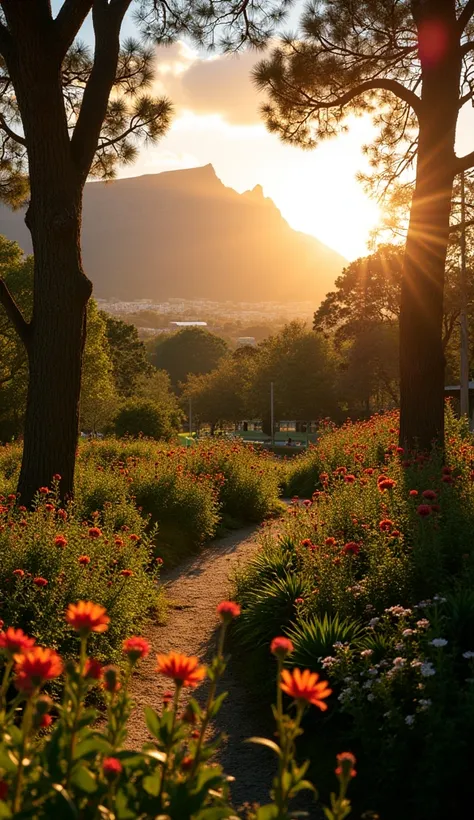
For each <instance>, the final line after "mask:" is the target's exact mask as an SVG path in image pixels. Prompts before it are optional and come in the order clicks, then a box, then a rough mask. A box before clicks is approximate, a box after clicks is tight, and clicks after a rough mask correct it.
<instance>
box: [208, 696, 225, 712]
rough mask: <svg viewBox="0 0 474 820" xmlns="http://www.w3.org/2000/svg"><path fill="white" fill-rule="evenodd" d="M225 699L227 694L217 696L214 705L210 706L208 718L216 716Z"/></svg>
mask: <svg viewBox="0 0 474 820" xmlns="http://www.w3.org/2000/svg"><path fill="white" fill-rule="evenodd" d="M226 697H227V692H223V693H222V695H219V697H218V698H216V699H215V701H214V703H213V704H212V706H211V708H210V709H209V717H211V718H213V717H215V716H216V715H217V713H218V711H219V709H220V708H221V706H222V704H223V703H224V701H225V699H226Z"/></svg>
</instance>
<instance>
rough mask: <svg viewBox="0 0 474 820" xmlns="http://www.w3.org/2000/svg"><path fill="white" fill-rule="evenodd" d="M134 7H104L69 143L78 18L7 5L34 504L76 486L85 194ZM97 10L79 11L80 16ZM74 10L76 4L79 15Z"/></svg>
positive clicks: (86, 284) (87, 285)
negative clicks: (28, 316) (29, 266)
mask: <svg viewBox="0 0 474 820" xmlns="http://www.w3.org/2000/svg"><path fill="white" fill-rule="evenodd" d="M129 3H130V0H115V1H114V4H113V6H112V5H109V4H108V2H105V0H104V2H100V3H98V4H97V8H95V9H94V11H93V22H94V28H95V32H96V53H95V63H94V68H93V71H92V75H91V78H92V79H93V81H92V82H90V83H88V86H87V88H86V90H85V93H84V98H83V103H82V107H81V113H80V115H79V119H78V122H77V124H76V127H75V130H74V137H73V138H72V139H71V138H70V134H69V131H68V123H67V119H66V111H65V106H64V99H63V88H62V82H61V64H62V59H63V57H64V54H65V52H66V50H67V48H68V47H69V45H70V44H71V36H72V35H71V32H72V33H73V34H74V32H75V29H76V28H77V25H78V21H77V20H75V19H72V20H71V18H69V19H68V14H70V9H69V8H67V4H66V5H65V7H64V8H65V15H64V17H63V16H61V15H60V17H59V18H58V20H57V21H54V20H53V19H52V16H51V9H50V5H49V2H47V0H35V2H34V3H30V2H27V3H23V2H22V3H18V2H17V0H3V4H2V5H3V10H4V14H5V17H6V20H7V23H8V29H9V33H10V35H11V37H10V39H8V37H7V35H6V34H5V33H3V42H2V53H3V55H4V57H5V60H6V63H7V67H8V70H9V74H10V76H11V79H12V81H13V85H14V88H15V93H16V96H17V102H18V106H19V109H20V113H21V118H22V124H23V129H24V135H25V143H26V146H27V151H28V167H29V178H30V204H29V208H28V211H27V215H26V223H27V226H28V228H29V230H30V233H31V237H32V243H33V251H34V301H33V315H32V320H31V322H30V323H26V322H25V321H24V319H23V317H22V316H21V314H20V312H19V310H18V308H16V306H15V304H14V302H13V300H11V302H10V300H9V298H8V294H3V296H4V299H3V300H2V301H3V302H4V304H5V303H6V306H7V307H8V312H9V316H10V318H11V320H12V321H13V323H14V324H15V327H16V329H17V331H18V333H19V335H20V336H21V338H22V339H23V341H24V343H25V346H26V349H27V353H28V362H29V385H28V397H27V408H26V417H25V433H24V448H23V460H22V465H21V472H20V478H19V484H18V491H19V494H20V498H21V501H22V503H24V504H26V505H31V503H32V500H33V498H34V496H35V493H36V492H37V491H38V489H39V487H41V486H49V485H50V484H51V481H52V479H53V476H54V475H56V474H59V475H60V476H61V479H60V492H61V496H62V497H63V498H66V497H68V496H70V495H72V492H73V488H74V467H75V454H76V448H77V438H78V424H79V397H80V387H81V371H82V356H83V350H84V343H85V333H86V306H87V302H88V299H89V297H90V295H91V292H92V285H91V282H90V281H89V280H88V278H87V277H86V275H85V273H84V271H83V267H82V259H81V248H80V235H81V215H82V195H83V190H84V185H85V182H86V179H87V176H88V173H89V169H90V167H91V163H92V160H93V157H94V154H95V151H96V148H97V142H98V138H99V134H100V129H101V127H102V123H103V120H104V117H105V115H106V110H107V102H108V98H109V93H110V89H111V87H112V83H113V81H114V78H115V73H116V69H117V61H118V54H119V33H120V26H121V21H122V19H123V15H124V14H125V11H126V9H127V7H128V5H129ZM90 5H91V4H90V3H88V2H87V0H84V3H82V4H80V6H79V5H78V9H79V11H78V13H79V12H80V16H81V19H82V18H83V17H84V16H85V15H86V13H87V10H88V8H89V7H90ZM75 8H76V7H75V6H74V7H73V9H75Z"/></svg>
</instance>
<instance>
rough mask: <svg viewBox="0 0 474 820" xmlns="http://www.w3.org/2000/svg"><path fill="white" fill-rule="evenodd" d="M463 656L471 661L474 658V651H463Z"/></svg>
mask: <svg viewBox="0 0 474 820" xmlns="http://www.w3.org/2000/svg"><path fill="white" fill-rule="evenodd" d="M462 656H463V658H466V660H467V661H470V660H472V658H474V652H470V651H469V652H463V653H462Z"/></svg>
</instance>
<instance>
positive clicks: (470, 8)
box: [458, 0, 474, 33]
mask: <svg viewBox="0 0 474 820" xmlns="http://www.w3.org/2000/svg"><path fill="white" fill-rule="evenodd" d="M473 15H474V0H468V1H467V3H466V5H465V6H464V8H463V10H462V12H461V14H460V15H459V18H458V24H459V29H460V31H461V33H462V32H463V31H464V29H465V28H466V26H467V24H468V23H469V21H470V19H471V17H472V16H473Z"/></svg>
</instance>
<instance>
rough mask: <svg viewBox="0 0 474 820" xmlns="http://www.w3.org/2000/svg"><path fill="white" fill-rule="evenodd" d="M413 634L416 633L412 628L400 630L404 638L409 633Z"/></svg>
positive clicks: (407, 636) (408, 635)
mask: <svg viewBox="0 0 474 820" xmlns="http://www.w3.org/2000/svg"><path fill="white" fill-rule="evenodd" d="M415 634H416V630H414V629H404V630H403V632H402V635H403V637H404V638H409V637H410V635H415Z"/></svg>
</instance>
